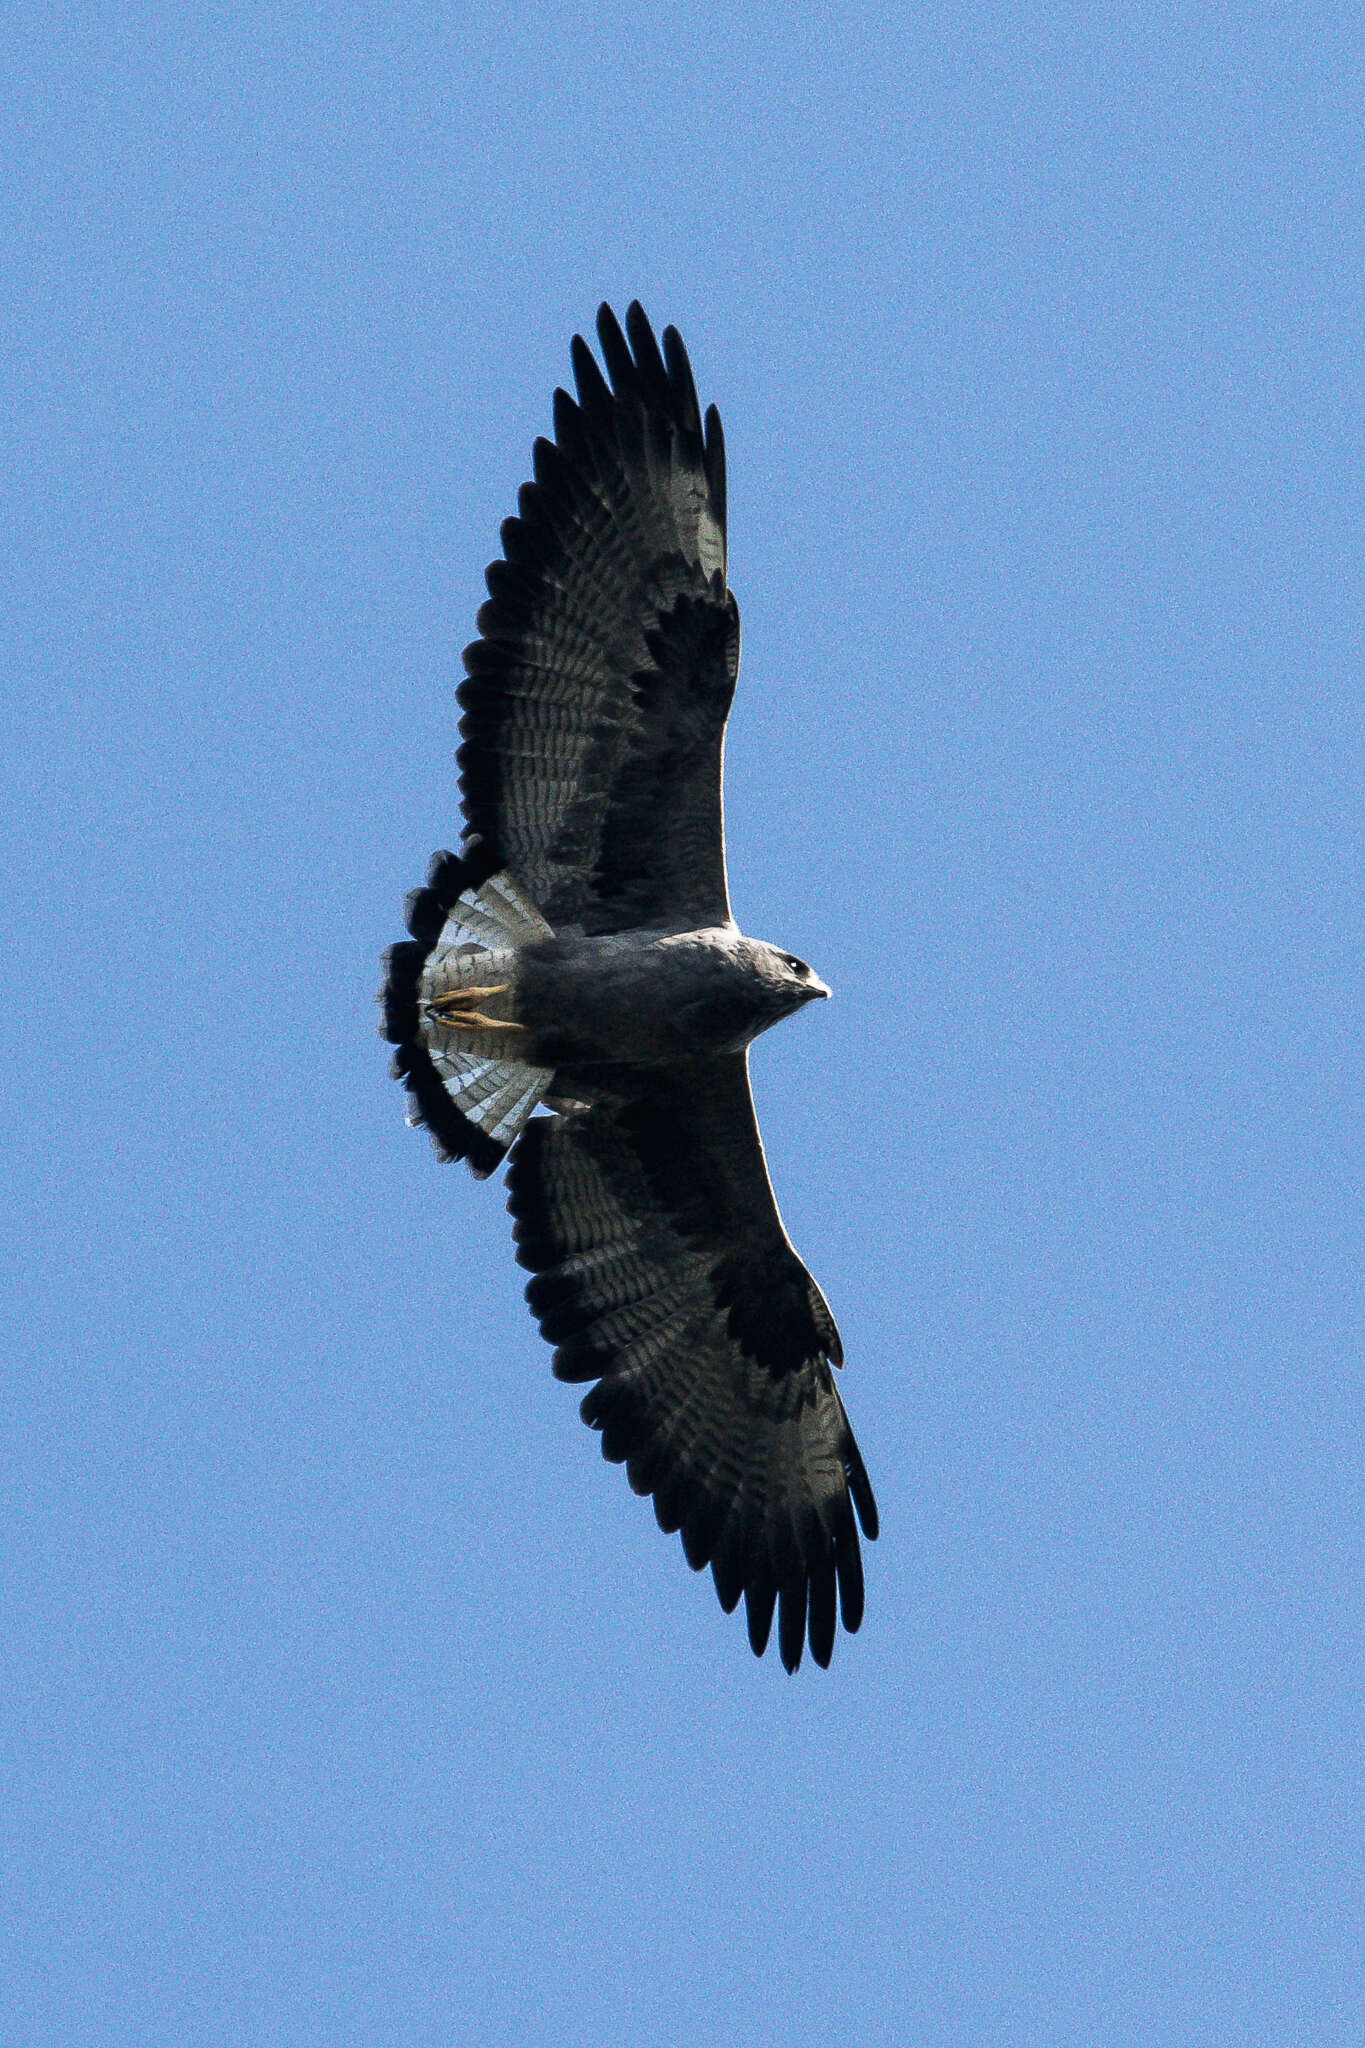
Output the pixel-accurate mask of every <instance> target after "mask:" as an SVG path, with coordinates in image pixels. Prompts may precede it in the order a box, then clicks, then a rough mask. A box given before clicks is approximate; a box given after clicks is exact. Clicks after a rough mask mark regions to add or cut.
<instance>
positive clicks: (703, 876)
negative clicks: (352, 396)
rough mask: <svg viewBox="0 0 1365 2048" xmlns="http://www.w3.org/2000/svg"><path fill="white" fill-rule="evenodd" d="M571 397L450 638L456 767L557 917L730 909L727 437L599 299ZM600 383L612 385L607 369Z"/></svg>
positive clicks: (688, 383)
mask: <svg viewBox="0 0 1365 2048" xmlns="http://www.w3.org/2000/svg"><path fill="white" fill-rule="evenodd" d="M598 337H599V341H600V344H601V347H602V354H603V360H604V362H605V364H606V368H607V376H605V377H604V375H603V373H602V370H601V369H600V368H599V367H598V365H597V362H596V361H595V359H594V357H593V355H592V353H591V351H590V350H589V349H588V348H587V346H586V344H585V343H584V342H583V341H582V340H581V339H580V338H579V337H577V336H575V338H574V343H573V364H574V372H575V379H576V387H577V394H578V395H577V398H576V399H574V398H570V397H569V396H568V394H567V393H565V392H563V391H558V392H556V394H555V438H554V440H553V441H547V440H538V441H537V442H536V444H535V452H534V466H535V477H534V481H532V482H530V483H528V484H526V485H524V486H523V488H522V491H521V493H520V497H519V500H518V514H517V517H516V518H514V519H509V520H507V521H505V522H504V525H503V528H502V543H503V554H504V559H503V560H502V561H499V562H494V563H493V564H492V565H491V566H490V568H489V570H488V591H489V596H488V601H487V602H486V603H485V604H484V606H483V607H482V609H481V611H480V613H479V619H478V624H479V631H480V636H481V637H480V638H479V639H478V640H476V641H475V642H474V643H473V645H472V646H470V647H468V648H466V650H465V657H464V658H465V667H466V669H467V671H468V676H467V679H466V681H465V682H464V683H463V684H462V685H461V688H460V693H459V695H460V703H461V705H462V707H463V710H464V717H463V719H462V721H461V726H460V731H461V734H462V736H463V745H462V746H461V749H460V755H459V762H460V780H461V790H462V794H463V801H464V810H465V817H466V820H467V823H468V829H469V831H470V833H471V834H473V835H475V836H476V837H478V838H479V839H481V840H483V841H484V842H485V843H487V844H491V845H496V846H497V847H498V848H499V849H500V853H501V857H502V859H503V862H504V864H505V865H506V866H507V867H509V868H510V869H511V870H512V871H513V872H514V873H515V874H516V876H517V878H518V880H519V881H520V882H521V884H522V885H523V886H524V888H525V889H526V890H527V891H528V893H529V894H530V896H531V897H532V898H533V900H534V901H535V902H536V903H537V905H538V906H539V907H540V909H541V910H542V911H543V912H544V913H545V915H546V917H548V918H549V920H550V921H551V923H552V924H553V925H554V926H555V929H556V930H561V931H562V930H578V931H587V932H594V933H597V932H608V931H619V930H628V929H632V928H638V927H640V926H645V925H658V924H663V923H673V924H675V925H677V926H678V927H680V928H681V927H686V926H689V925H693V926H702V925H711V924H718V923H724V922H725V920H726V919H727V918H728V916H729V903H728V898H727V894H726V885H725V857H724V847H723V838H722V828H721V798H720V765H721V743H722V735H723V731H724V725H725V719H726V715H727V713H728V711H729V707H730V700H731V697H732V695H733V692H734V685H735V677H736V674H737V672H738V664H739V614H738V611H737V610H736V608H735V604H734V600H733V598H731V597H730V595H729V593H728V591H727V589H726V583H725V454H724V443H723V439H722V435H721V428H720V419H719V416H718V414H717V413H716V411H715V408H714V407H712V408H711V409H710V411H709V412H708V413H707V415H706V419H705V422H703V420H702V418H701V415H700V411H699V408H698V403H697V394H696V387H695V385H694V383H693V379H692V371H691V368H690V366H689V364H688V360H687V355H686V351H685V350H684V348H683V345H682V342H681V340H680V339H679V338H678V335H677V333H676V332H675V330H674V329H672V328H668V329H666V330H665V332H664V336H663V347H662V349H661V348H660V346H659V343H658V342H657V341H656V340H655V337H654V334H653V331H652V330H651V328H650V325H649V322H648V320H647V319H646V318H645V315H644V313H643V312H642V311H641V309H640V307H639V306H638V305H632V306H631V307H630V309H629V311H628V313H627V315H626V327H625V332H624V333H623V332H622V329H621V327H620V326H619V324H618V323H617V321H616V318H615V316H614V315H613V314H612V312H611V311H610V309H609V308H608V307H605V306H604V307H603V308H602V310H601V312H600V314H599V316H598ZM608 378H609V379H610V381H608Z"/></svg>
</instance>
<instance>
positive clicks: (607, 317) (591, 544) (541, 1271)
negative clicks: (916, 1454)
mask: <svg viewBox="0 0 1365 2048" xmlns="http://www.w3.org/2000/svg"><path fill="white" fill-rule="evenodd" d="M597 334H598V339H599V342H600V345H601V351H602V359H603V363H604V364H605V368H606V375H605V376H604V375H603V372H602V370H601V369H600V368H599V367H598V364H597V361H596V359H595V358H594V356H593V354H592V351H591V350H590V349H589V348H588V347H587V345H586V344H585V343H584V341H583V340H582V339H581V337H579V336H577V335H575V337H574V340H573V344H572V358H573V368H574V375H575V381H576V385H577V398H576V399H575V398H571V397H569V395H568V394H567V393H566V392H564V391H556V393H555V398H554V427H555V434H554V439H553V441H546V440H538V441H537V442H536V444H535V457H534V460H535V481H534V482H533V483H528V484H525V485H524V486H523V487H522V490H521V494H520V497H519V499H518V511H517V516H516V518H514V519H508V520H507V521H506V522H505V523H504V525H503V528H502V547H503V559H502V560H501V561H497V562H494V563H493V564H492V566H491V567H490V569H489V570H488V593H489V594H488V600H487V602H486V603H485V604H484V606H483V608H482V609H481V611H480V612H479V616H478V627H479V638H478V639H477V640H476V641H475V642H474V643H473V645H472V646H471V647H469V648H467V649H466V651H465V657H464V661H465V667H466V669H467V671H468V674H467V677H466V680H465V681H464V682H463V683H462V684H461V686H460V691H459V699H460V703H461V705H462V707H463V711H464V716H463V719H462V721H461V724H460V732H461V736H462V740H463V744H462V745H461V747H460V751H459V768H460V789H461V796H462V802H463V809H464V835H463V841H462V844H461V849H460V852H459V853H458V854H453V853H438V854H437V855H435V857H434V858H433V860H432V863H431V866H430V869H429V871H428V874H427V881H426V886H425V888H422V889H417V890H414V891H413V892H412V894H411V895H410V896H409V897H408V899H407V906H406V922H407V927H408V930H409V932H410V933H411V934H412V936H411V938H410V939H409V940H407V941H405V942H404V943H402V944H399V945H396V946H393V947H391V948H390V950H389V952H388V954H387V956H386V980H385V986H384V989H383V992H382V998H381V1000H382V1002H383V1006H384V1023H383V1030H384V1034H385V1036H386V1037H387V1038H389V1039H390V1040H391V1041H392V1043H393V1044H394V1045H395V1046H396V1047H397V1051H396V1052H395V1054H394V1060H393V1071H394V1074H395V1075H396V1076H397V1077H398V1078H399V1079H401V1080H402V1081H403V1082H404V1083H405V1085H406V1088H407V1091H408V1102H409V1109H408V1121H409V1122H410V1123H413V1124H425V1125H426V1127H427V1129H428V1130H429V1131H430V1133H431V1135H432V1138H433V1139H434V1141H435V1144H436V1149H437V1151H438V1152H439V1153H440V1155H441V1156H442V1158H445V1159H464V1160H466V1161H467V1162H468V1164H469V1166H470V1167H471V1169H472V1170H473V1172H474V1173H475V1174H476V1175H477V1176H479V1177H480V1178H482V1177H484V1176H485V1175H487V1174H490V1173H492V1172H493V1170H494V1168H495V1167H497V1166H499V1165H500V1164H501V1163H502V1161H503V1159H504V1158H506V1157H507V1155H508V1154H509V1153H510V1155H511V1159H510V1165H509V1168H508V1175H507V1185H508V1190H509V1200H508V1207H509V1209H510V1210H511V1213H512V1216H513V1218H514V1219H515V1234H516V1243H517V1258H518V1260H519V1261H520V1263H521V1264H522V1265H523V1266H524V1267H527V1268H528V1269H529V1270H530V1272H531V1273H532V1275H533V1276H534V1277H533V1278H532V1280H531V1282H530V1285H529V1286H528V1287H527V1290H526V1297H527V1300H528V1301H529V1302H530V1305H531V1309H532V1311H533V1313H534V1314H535V1316H536V1318H537V1320H538V1321H539V1324H540V1328H541V1331H542V1333H543V1334H544V1336H545V1337H546V1338H547V1339H548V1341H549V1342H550V1343H551V1344H553V1345H554V1346H555V1354H554V1371H555V1373H556V1375H557V1376H558V1377H559V1378H560V1379H562V1380H569V1381H574V1382H579V1383H587V1382H589V1381H591V1382H594V1383H595V1384H594V1385H593V1386H592V1387H591V1390H590V1391H589V1393H588V1394H587V1397H586V1399H585V1400H584V1401H583V1404H582V1414H583V1419H584V1421H585V1422H587V1423H590V1424H591V1425H592V1427H593V1428H594V1429H599V1430H600V1431H601V1432H602V1450H603V1453H604V1455H605V1456H606V1457H607V1458H609V1459H611V1460H613V1461H614V1462H616V1463H622V1462H624V1464H625V1467H626V1472H627V1475H628V1477H629V1480H630V1483H631V1485H632V1487H633V1488H634V1489H635V1491H636V1492H637V1493H641V1494H652V1495H653V1497H654V1509H655V1513H656V1515H657V1516H658V1520H659V1524H660V1527H661V1528H663V1529H664V1530H665V1531H672V1530H678V1531H680V1532H681V1535H682V1542H683V1549H684V1551H685V1552H686V1555H687V1560H688V1563H689V1564H690V1565H692V1566H693V1568H694V1569H696V1570H700V1569H701V1568H702V1567H703V1566H705V1565H708V1564H709V1565H710V1567H711V1570H712V1573H713V1575H714V1578H715V1583H716V1590H717V1592H718V1593H719V1595H720V1602H721V1605H722V1607H723V1608H724V1609H725V1611H726V1613H727V1614H728V1613H730V1612H732V1611H733V1609H734V1608H735V1607H736V1606H737V1605H738V1603H739V1600H740V1597H741V1595H742V1596H743V1598H744V1602H745V1608H746V1615H747V1620H748V1627H749V1640H750V1643H751V1644H752V1646H753V1649H754V1651H755V1653H756V1654H757V1655H760V1656H761V1655H762V1653H763V1650H764V1649H765V1647H766V1645H767V1642H768V1637H769V1633H770V1631H771V1628H772V1621H773V1613H774V1609H775V1608H776V1610H777V1616H778V1627H777V1635H778V1646H779V1649H780V1652H781V1656H782V1662H783V1664H784V1665H785V1666H786V1668H787V1670H788V1671H794V1670H795V1669H796V1667H797V1665H798V1664H799V1663H800V1661H801V1654H802V1650H803V1647H804V1645H805V1643H806V1641H807V1640H809V1643H810V1649H811V1655H812V1656H813V1657H814V1659H815V1661H816V1662H817V1663H818V1664H822V1665H826V1664H828V1663H829V1660H830V1655H831V1652H832V1650H833V1647H834V1637H835V1629H836V1615H841V1616H842V1619H843V1623H844V1627H845V1628H846V1629H849V1630H853V1629H856V1628H857V1627H858V1624H859V1622H860V1621H861V1620H862V1615H863V1567H862V1557H861V1553H860V1551H859V1546H858V1524H859V1523H861V1525H862V1530H863V1534H864V1535H865V1536H867V1537H868V1538H872V1537H874V1536H875V1535H876V1533H877V1509H876V1503H875V1501H874V1500H873V1496H872V1488H871V1486H870V1485H869V1483H868V1478H867V1473H866V1471H865V1470H864V1468H863V1461H862V1459H861V1457H860V1456H859V1453H858V1447H857V1445H856V1443H855V1442H854V1440H853V1433H852V1431H851V1430H850V1428H849V1425H848V1419H847V1417H846V1415H845V1413H844V1407H843V1403H842V1401H841V1400H840V1398H839V1394H838V1391H837V1389H836V1387H835V1383H834V1375H833V1372H832V1370H831V1368H832V1367H835V1366H838V1365H840V1364H842V1362H843V1353H842V1349H841V1347H840V1343H839V1333H838V1331H837V1330H836V1328H835V1325H834V1318H833V1316H832V1315H831V1314H830V1312H829V1309H828V1307H827V1305H826V1303H825V1298H824V1296H823V1295H822V1294H821V1292H820V1289H819V1288H818V1287H817V1286H816V1284H815V1282H814V1280H813V1279H812V1278H811V1276H810V1274H809V1273H808V1272H807V1271H806V1268H805V1267H804V1266H803V1265H802V1263H801V1261H800V1259H799V1258H798V1257H797V1255H796V1253H795V1252H794V1251H793V1249H792V1246H791V1244H790V1242H789V1240H788V1238H787V1234H786V1231H785V1230H784V1229H783V1227H782V1219H781V1217H780V1216H779V1215H778V1211H777V1204H776V1202H775V1200H774V1198H773V1192H772V1188H771V1186H770V1184H769V1180H768V1173H767V1167H766V1165H765V1163H764V1158H763V1147H762V1144H761V1142H760V1139H759V1134H758V1124H757V1122H756V1120H755V1116H754V1106H753V1099H752V1097H751V1095H750V1092H749V1072H748V1048H749V1045H750V1043H751V1041H752V1040H753V1039H754V1038H756V1037H757V1036H758V1034H759V1032H761V1031H766V1030H767V1029H768V1027H769V1025H771V1024H776V1023H777V1022H778V1021H779V1019H780V1018H783V1017H788V1016H790V1015H791V1014H792V1013H793V1012H794V1011H796V1010H799V1009H801V1008H802V1007H803V1006H804V1005H805V1004H806V1003H809V1002H811V1001H812V1000H813V999H814V998H815V997H817V996H825V995H828V993H829V991H828V989H827V988H826V987H825V985H824V983H823V982H821V981H820V980H818V979H817V978H816V976H815V975H814V974H813V973H812V972H811V969H810V968H809V967H808V966H807V965H806V963H805V962H804V961H803V960H798V959H797V958H796V957H795V956H794V955H793V954H791V953H786V952H783V951H782V949H781V948H780V947H778V946H770V945H766V944H764V942H763V941H762V940H759V939H748V938H745V937H744V935H743V934H742V933H741V932H740V931H739V930H738V928H737V926H736V925H735V922H734V919H733V918H732V917H731V915H730V901H729V895H728V892H727V889H726V879H725V847H724V836H723V831H722V823H721V746H722V740H723V737H724V732H725V720H726V716H727V714H728V712H729V708H730V700H731V697H732V695H733V693H734V687H735V677H736V674H737V672H738V668H739V612H738V609H737V608H736V605H735V600H734V598H733V597H732V596H731V594H730V592H729V589H728V587H727V584H726V576H725V452H724V443H723V441H722V438H721V427H720V417H719V415H718V413H717V412H716V409H715V407H714V406H712V407H710V408H709V410H708V411H707V413H706V416H705V419H703V417H702V415H701V412H700V410H699V408H698V404H697V394H696V388H695V386H694V384H693V381H692V371H691V368H690V366H689V364H688V360H687V354H686V351H685V350H684V348H683V345H682V342H681V340H680V339H679V337H678V334H677V332H676V330H675V329H673V328H672V327H667V328H665V329H664V333H663V342H662V347H661V346H660V344H659V342H658V341H656V339H655V337H654V333H653V331H652V329H651V328H650V325H649V322H648V320H647V319H646V318H645V315H644V313H643V312H642V311H641V309H640V307H639V306H638V305H632V306H631V307H630V309H629V311H628V312H627V314H626V320H625V331H624V333H623V332H622V329H621V326H620V324H619V323H618V321H617V319H616V317H615V315H614V314H613V313H612V311H611V309H610V308H609V307H607V306H603V307H602V308H601V310H600V312H599V314H598V318H597ZM537 1107H541V1108H543V1109H545V1110H547V1111H549V1112H551V1114H548V1115H540V1116H533V1114H532V1112H533V1111H534V1110H536V1109H537ZM855 1515H856V1521H855Z"/></svg>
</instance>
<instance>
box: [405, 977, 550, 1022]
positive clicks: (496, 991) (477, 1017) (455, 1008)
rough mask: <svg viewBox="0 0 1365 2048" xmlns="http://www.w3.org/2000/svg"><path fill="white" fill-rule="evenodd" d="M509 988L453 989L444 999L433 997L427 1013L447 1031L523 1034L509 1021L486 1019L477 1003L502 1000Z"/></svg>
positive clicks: (505, 984) (498, 986) (495, 1018)
mask: <svg viewBox="0 0 1365 2048" xmlns="http://www.w3.org/2000/svg"><path fill="white" fill-rule="evenodd" d="M507 989H508V984H507V983H506V982H505V981H501V982H498V983H497V984H496V985H495V986H493V987H492V988H453V989H450V990H449V991H448V992H447V993H446V994H445V995H443V996H435V997H433V999H432V1000H431V1001H430V1002H429V1003H428V1004H427V1006H426V1007H427V1010H428V1013H429V1014H430V1015H431V1016H433V1017H434V1018H435V1019H436V1022H437V1023H438V1024H440V1025H443V1026H444V1027H445V1029H446V1030H448V1031H524V1030H525V1029H526V1026H525V1025H524V1024H514V1023H513V1022H512V1020H511V1018H510V1017H485V1015H484V1014H483V1011H482V1010H479V1009H476V1008H475V1005H476V1004H477V1003H481V1002H484V1001H486V1000H487V999H488V997H490V996H505V995H506V994H507Z"/></svg>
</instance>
